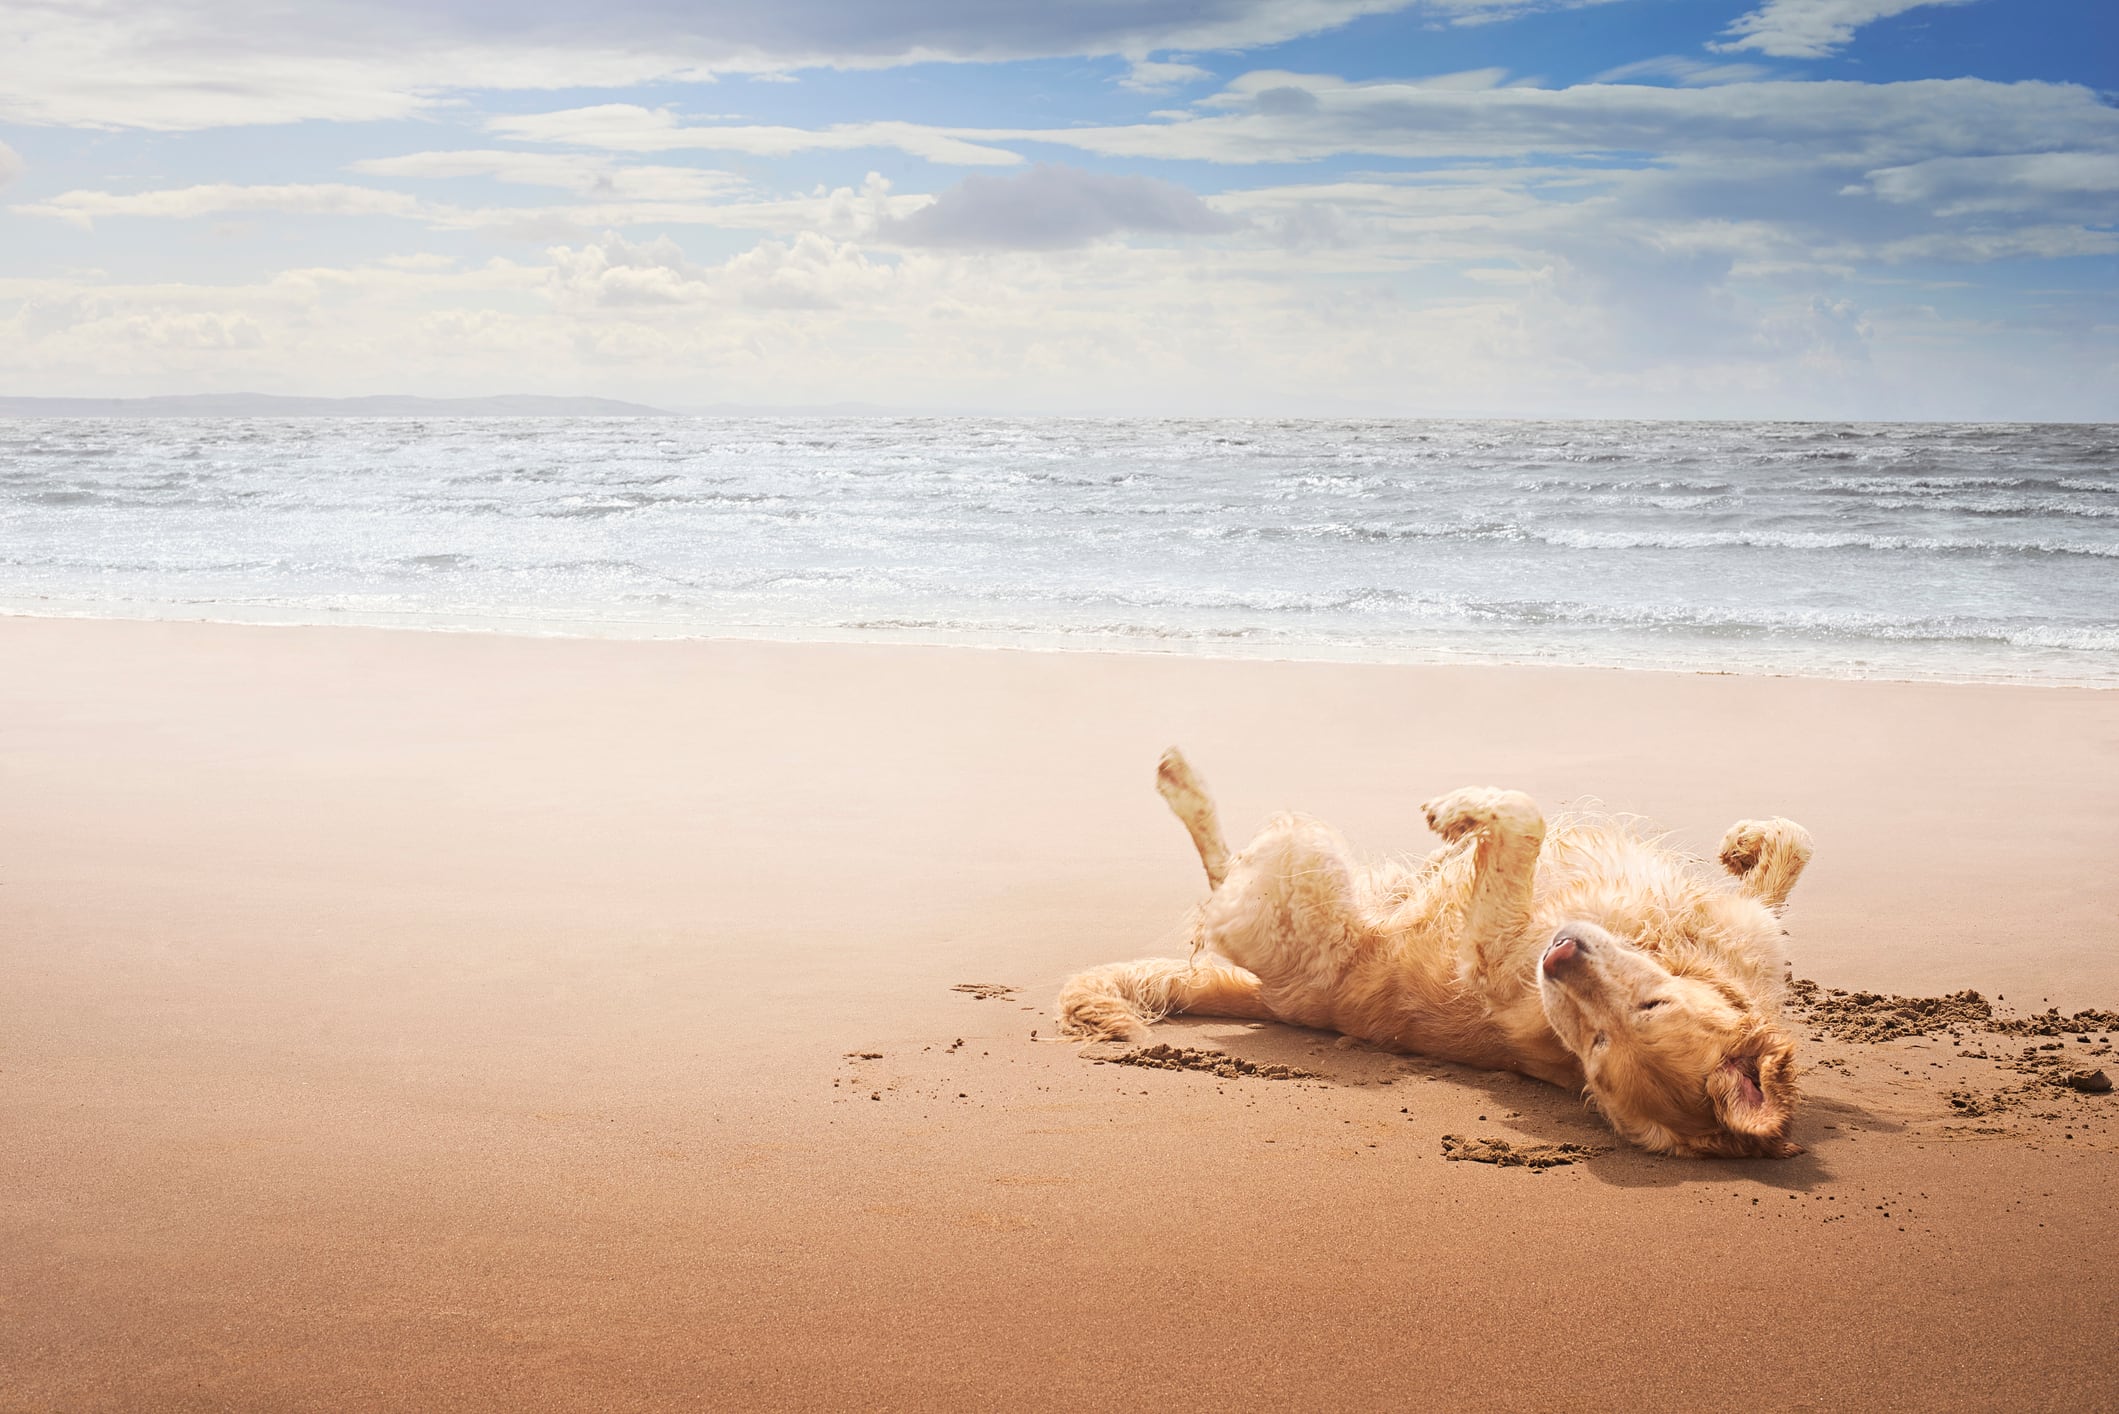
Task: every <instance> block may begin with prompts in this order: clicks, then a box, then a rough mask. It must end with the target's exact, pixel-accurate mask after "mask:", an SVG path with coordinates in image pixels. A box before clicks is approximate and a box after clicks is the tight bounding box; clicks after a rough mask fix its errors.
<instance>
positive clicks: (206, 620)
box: [0, 605, 2119, 692]
mask: <svg viewBox="0 0 2119 1414" xmlns="http://www.w3.org/2000/svg"><path fill="white" fill-rule="evenodd" d="M403 617H404V618H406V619H410V618H411V617H413V616H412V615H411V614H409V613H408V614H406V615H404V616H403ZM491 617H493V618H495V619H497V620H498V621H496V622H449V623H440V622H388V621H382V620H381V616H376V617H375V618H367V619H352V618H348V619H344V620H336V621H334V620H320V619H300V618H285V619H283V618H217V617H206V616H172V615H169V614H163V613H154V614H144V613H143V614H128V613H115V612H98V611H96V610H92V609H64V610H60V609H55V610H49V611H40V610H35V609H28V608H23V607H21V606H20V605H0V619H41V620H58V621H64V622H82V623H143V624H144V623H166V624H193V625H198V626H201V627H217V628H261V629H323V630H335V629H355V630H365V631H370V632H377V633H427V634H442V635H450V634H460V635H467V636H477V637H494V638H514V639H523V640H527V641H567V642H591V643H706V644H713V643H777V644H784V645H787V646H789V647H801V646H811V647H863V646H870V647H884V648H892V647H895V648H930V649H940V650H958V649H962V650H967V651H976V652H995V653H1032V654H1059V655H1086V656H1091V657H1094V656H1111V657H1121V658H1126V657H1140V658H1151V659H1165V660H1176V661H1185V662H1195V661H1196V662H1231V663H1285V664H1289V665H1304V664H1318V665H1324V664H1329V665H1336V666H1344V667H1377V668H1527V669H1541V670H1542V669H1552V670H1558V671H1583V672H1614V673H1643V674H1668V675H1671V676H1675V677H1734V678H1745V679H1762V680H1773V681H1794V682H1839V683H1876V684H1885V685H1897V686H1907V687H1915V686H1928V687H2028V688H2048V689H2061V690H2067V691H2079V692H2112V691H2119V676H2115V677H2114V678H2113V679H2112V680H2110V681H2102V682H2099V681H2089V680H2079V679H2057V678H2055V679H2041V678H2021V677H1998V676H1997V677H1944V676H1928V677H1894V676H1889V675H1885V674H1868V675H1863V674H1855V673H1851V672H1843V673H1832V672H1826V671H1821V670H1820V671H1796V670H1793V669H1787V670H1782V669H1769V668H1708V667H1688V666H1684V665H1682V664H1674V663H1655V662H1647V663H1613V662H1575V661H1569V660H1564V659H1550V658H1547V659H1539V658H1518V657H1506V656H1498V655H1497V656H1492V657H1487V656H1482V655H1477V654H1474V653H1471V652H1465V653H1461V654H1458V655H1456V656H1448V655H1445V654H1441V653H1438V654H1437V655H1436V656H1433V657H1424V658H1423V657H1392V656H1375V655H1372V654H1368V653H1364V652H1362V651H1361V650H1360V649H1359V648H1356V647H1353V646H1351V645H1349V646H1344V648H1343V651H1338V652H1334V651H1330V650H1331V647H1332V646H1331V645H1327V644H1311V645H1285V644H1276V645H1272V646H1271V651H1260V652H1256V653H1246V652H1242V651H1238V650H1237V649H1236V648H1235V647H1234V643H1233V640H1229V639H1222V640H1217V639H1214V638H1211V637H1209V638H1185V637H1178V636H1175V635H1172V636H1169V637H1167V638H1163V637H1152V638H1151V637H1150V636H1148V635H1140V636H1138V637H1132V636H1127V635H1118V634H1114V635H1110V636H1108V637H1104V638H1098V639H1097V640H1096V641H1093V642H1083V643H1066V642H1020V641H1018V642H1001V641H985V640H984V639H981V638H979V637H976V636H975V635H974V634H973V633H970V632H967V633H965V634H963V635H960V636H956V637H948V636H944V637H937V638H922V637H897V636H894V635H893V634H892V633H891V632H889V631H888V630H882V629H870V628H866V627H863V626H860V625H853V626H828V627H822V628H817V629H815V630H813V631H810V632H806V633H805V632H800V631H797V630H793V629H788V628H784V627H766V628H759V629H757V630H756V631H755V632H743V631H740V630H737V629H730V628H727V627H721V628H716V629H714V630H711V631H706V630H691V629H686V628H683V627H678V626H667V627H663V626H657V625H651V624H644V623H632V624H628V623H625V622H622V621H616V620H608V619H600V620H592V621H583V622H584V623H593V624H594V625H595V626H596V629H597V631H590V630H589V629H587V628H579V629H577V628H573V627H569V626H568V625H567V624H566V622H565V621H555V620H533V619H529V618H520V619H516V618H499V616H491ZM532 624H535V625H541V627H528V626H527V625H532ZM629 630H630V631H629ZM913 632H917V630H914V631H913ZM1050 636H1051V637H1055V638H1061V637H1064V636H1065V631H1064V630H1053V631H1051V634H1050ZM998 637H999V635H996V638H998ZM1085 637H1086V635H1085ZM1155 643H1164V644H1167V645H1168V646H1166V647H1156V646H1153V644H1155ZM1299 648H1308V649H1312V650H1314V651H1311V652H1301V651H1291V650H1296V649H1299ZM1379 651H1387V650H1379Z"/></svg>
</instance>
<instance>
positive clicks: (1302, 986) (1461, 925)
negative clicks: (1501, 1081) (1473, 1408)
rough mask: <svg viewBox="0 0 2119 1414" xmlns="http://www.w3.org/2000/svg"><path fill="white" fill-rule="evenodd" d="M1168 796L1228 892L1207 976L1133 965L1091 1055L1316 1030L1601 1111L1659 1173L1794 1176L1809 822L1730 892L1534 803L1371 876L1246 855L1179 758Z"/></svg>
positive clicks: (1468, 797) (1322, 850)
mask: <svg viewBox="0 0 2119 1414" xmlns="http://www.w3.org/2000/svg"><path fill="white" fill-rule="evenodd" d="M1156 784H1157V789H1158V790H1160V791H1161V793H1162V796H1163V798H1164V799H1165V800H1166V801H1168V802H1169V805H1170V808H1171V809H1172V810H1174V811H1175V812H1176V813H1177V817H1178V819H1180V820H1182V821H1183V822H1184V824H1185V827H1186V828H1187V829H1188V830H1190V831H1191V833H1192V842H1193V843H1194V844H1195V845H1197V846H1198V847H1199V856H1200V860H1201V862H1202V863H1204V864H1205V865H1206V869H1207V883H1208V885H1209V886H1210V888H1211V889H1212V893H1211V894H1210V895H1209V897H1208V898H1207V901H1206V902H1205V904H1203V905H1202V906H1201V907H1200V908H1199V909H1198V911H1197V912H1196V914H1195V915H1194V920H1193V931H1192V951H1193V956H1192V958H1191V959H1190V960H1181V959H1177V958H1150V959H1147V960H1146V961H1142V962H1121V963H1113V964H1110V965H1108V966H1105V967H1098V968H1094V969H1092V970H1090V971H1088V972H1083V973H1080V974H1078V975H1076V976H1075V977H1073V978H1071V979H1069V980H1068V982H1067V984H1066V985H1065V987H1064V988H1062V989H1061V992H1060V999H1059V1002H1060V1019H1061V1023H1062V1025H1063V1026H1064V1028H1065V1029H1066V1030H1068V1031H1070V1032H1072V1033H1074V1034H1076V1035H1081V1036H1087V1037H1091V1038H1094V1039H1100V1040H1117V1039H1128V1038H1132V1037H1135V1036H1137V1035H1138V1034H1139V1033H1140V1031H1141V1029H1142V1028H1143V1027H1144V1026H1145V1025H1146V1024H1148V1023H1149V1022H1151V1021H1153V1020H1156V1019H1159V1018H1160V1017H1162V1016H1165V1015H1168V1014H1169V1013H1171V1012H1178V1011H1182V1012H1194V1013H1200V1014H1204V1015H1208V1016H1233V1017H1246V1018H1252V1019H1256V1020H1266V1021H1285V1022H1290V1023H1293V1024H1294V1025H1297V1026H1314V1027H1319V1028H1321V1029H1324V1030H1329V1031H1338V1032H1341V1033H1342V1034H1345V1035H1348V1036H1354V1037H1358V1038H1360V1039H1361V1040H1364V1041H1368V1042H1371V1043H1373V1044H1375V1045H1378V1046H1382V1047H1385V1048H1388V1049H1390V1050H1395V1051H1406V1052H1412V1053H1415V1054H1418V1055H1426V1056H1436V1057H1439V1058H1441V1059H1444V1060H1452V1061H1458V1062H1461V1063H1463V1064H1465V1065H1475V1066H1481V1067H1484V1068H1486V1069H1490V1070H1513V1071H1517V1072H1520V1073H1521V1074H1524V1075H1530V1076H1535V1077H1536V1078H1538V1079H1540V1080H1545V1081H1549V1082H1551V1083H1552V1084H1555V1085H1560V1086H1564V1087H1567V1088H1569V1089H1583V1088H1585V1087H1586V1089H1587V1091H1588V1093H1589V1095H1590V1096H1591V1097H1592V1098H1593V1099H1594V1100H1595V1102H1596V1106H1597V1108H1598V1109H1599V1110H1600V1111H1601V1112H1602V1113H1603V1115H1604V1116H1605V1118H1606V1119H1607V1120H1609V1121H1610V1123H1611V1126H1612V1128H1614V1129H1616V1130H1617V1131H1618V1132H1619V1133H1620V1134H1622V1135H1624V1136H1625V1137H1626V1138H1627V1139H1629V1140H1631V1141H1632V1142H1634V1143H1635V1144H1638V1145H1640V1146H1641V1147H1643V1148H1645V1149H1650V1150H1653V1151H1655V1152H1656V1153H1662V1154H1684V1155H1693V1156H1706V1157H1717V1158H1788V1157H1791V1156H1792V1155H1795V1154H1799V1153H1801V1152H1802V1149H1801V1146H1799V1145H1797V1144H1795V1143H1793V1142H1792V1141H1790V1140H1789V1138H1788V1126H1789V1123H1790V1121H1791V1120H1792V1119H1793V1117H1794V1107H1795V1098H1796V1095H1795V1046H1794V1043H1793V1042H1792V1041H1791V1040H1790V1039H1789V1037H1788V1036H1787V1034H1786V1033H1785V1032H1783V1031H1782V1030H1781V1028H1780V1025H1779V1015H1780V1007H1781V999H1782V993H1783V990H1784V983H1785V965H1786V942H1785V938H1786V935H1785V934H1784V933H1783V932H1782V930H1781V926H1780V921H1779V914H1780V911H1781V909H1782V907H1783V906H1784V905H1785V904H1786V903H1787V900H1788V892H1789V890H1790V889H1792V888H1793V887H1794V886H1795V881H1796V879H1797V877H1798V876H1799V875H1801V873H1802V871H1803V866H1804V865H1806V864H1808V863H1809V861H1810V853H1811V849H1810V837H1809V834H1808V833H1807V832H1806V831H1805V830H1804V829H1803V828H1802V827H1801V826H1800V825H1797V824H1795V823H1793V822H1792V821H1788V820H1778V819H1776V820H1743V821H1739V822H1738V823H1737V824H1735V825H1733V826H1731V827H1730V829H1729V832H1728V834H1727V835H1726V836H1725V837H1724V838H1723V841H1722V848H1721V862H1722V864H1723V865H1724V866H1725V867H1726V868H1727V869H1728V871H1729V873H1730V875H1732V876H1733V878H1732V879H1720V878H1715V877H1712V876H1710V875H1708V874H1706V872H1705V871H1704V870H1702V869H1701V868H1700V867H1699V866H1698V865H1697V864H1696V863H1695V862H1694V861H1693V860H1691V859H1690V858H1688V857H1687V856H1684V855H1680V854H1677V853H1675V852H1673V851H1671V850H1668V849H1665V848H1662V847H1661V846H1660V845H1659V844H1658V843H1656V842H1655V841H1653V840H1649V839H1644V838H1642V837H1641V836H1640V835H1638V834H1636V833H1635V832H1633V831H1631V830H1629V829H1627V828H1625V827H1623V826H1621V825H1619V824H1617V823H1614V822H1609V821H1601V820H1580V821H1571V822H1570V821H1563V822H1561V823H1560V824H1558V825H1557V826H1556V827H1555V828H1554V829H1553V830H1552V831H1551V832H1550V833H1549V834H1548V832H1547V829H1546V823H1545V819H1544V817H1543V816H1542V815H1541V814H1540V813H1539V811H1538V807H1537V805H1536V804H1535V803H1533V802H1532V800H1531V799H1530V797H1529V796H1527V795H1524V794H1523V793H1522V792H1520V791H1508V790H1493V789H1488V788H1482V787H1471V788H1468V789H1465V790H1458V791H1452V792H1450V793H1449V794H1448V795H1444V796H1440V797H1438V798H1436V799H1434V800H1431V801H1429V802H1427V804H1426V805H1425V806H1424V807H1423V808H1424V810H1425V811H1426V814H1427V820H1428V824H1429V825H1430V826H1431V827H1432V828H1433V829H1434V831H1435V833H1436V834H1438V835H1440V836H1442V838H1443V839H1444V840H1445V841H1447V843H1446V844H1445V845H1444V846H1443V847H1442V848H1441V849H1438V850H1436V851H1435V852H1434V853H1433V854H1431V855H1429V856H1428V857H1427V858H1426V859H1425V860H1422V861H1420V862H1418V863H1394V864H1387V865H1381V866H1375V867H1364V866H1361V865H1359V864H1357V863H1355V862H1354V860H1353V858H1352V856H1351V855H1350V853H1349V852H1348V849H1347V846H1346V844H1345V842H1344V841H1342V840H1341V839H1340V838H1339V836H1338V835H1337V834H1336V833H1334V832H1333V831H1332V830H1330V829H1329V828H1327V827H1326V826H1324V825H1322V824H1320V823H1319V822H1317V821H1315V820H1312V819H1309V818H1307V817H1305V816H1301V815H1280V816H1276V817H1275V818H1274V819H1273V820H1271V821H1270V822H1269V823H1268V824H1267V825H1266V827H1265V829H1264V830H1263V831H1261V832H1260V833H1259V835H1258V837H1257V838H1256V839H1254V840H1252V841H1251V843H1250V844H1249V845H1248V846H1247V847H1246V848H1245V849H1244V851H1243V852H1242V853H1241V854H1238V855H1235V856H1233V857H1232V856H1231V855H1230V854H1229V850H1228V846H1227V845H1226V844H1225V843H1224V841H1223V839H1222V834H1221V826H1220V824H1219V823H1218V821H1217V820H1216V818H1215V814H1214V805H1213V802H1212V801H1211V800H1209V799H1208V797H1207V793H1206V789H1205V787H1204V786H1203V785H1202V784H1201V783H1200V781H1199V778H1198V777H1197V776H1195V775H1194V774H1193V772H1192V768H1191V767H1190V766H1189V765H1188V764H1187V763H1186V761H1185V759H1184V758H1183V757H1182V756H1180V755H1179V754H1178V753H1177V752H1176V751H1174V750H1173V751H1170V752H1167V753H1165V754H1164V756H1163V759H1162V764H1161V768H1160V769H1159V771H1158V772H1157V782H1156Z"/></svg>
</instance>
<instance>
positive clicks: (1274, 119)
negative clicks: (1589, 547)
mask: <svg viewBox="0 0 2119 1414" xmlns="http://www.w3.org/2000/svg"><path fill="white" fill-rule="evenodd" d="M1195 111H1197V112H1198V114H1199V116H1196V117H1190V118H1183V119H1178V120H1174V121H1166V122H1160V123H1135V124H1126V125H1121V126H1114V127H1082V128H1053V129H1042V130H1034V131H1026V130H997V129H981V130H971V129H952V130H949V131H951V132H952V133H954V134H956V135H959V136H963V137H966V138H969V139H973V140H981V141H995V142H1003V141H1005V142H1014V143H1018V144H1021V143H1026V142H1043V143H1051V144H1059V145H1064V146H1069V147H1074V148H1078V149H1081V150H1083V151H1088V152H1094V153H1097V154H1099V155H1102V156H1109V157H1143V158H1146V157H1152V158H1163V159H1190V160H1197V161H1207V162H1222V163H1255V162H1305V161H1314V160H1317V159H1320V158H1325V157H1331V156H1337V155H1341V154H1345V153H1368V154H1374V155H1378V156H1388V157H1400V158H1421V159H1426V158H1451V157H1503V156H1509V157H1516V156H1531V155H1536V154H1555V155H1560V154H1599V153H1610V154H1622V155H1623V154H1648V155H1649V156H1650V157H1651V158H1652V159H1655V160H1662V161H1716V162H1721V161H1727V160H1729V159H1732V158H1744V159H1748V160H1754V161H1757V160H1802V161H1812V162H1837V163H1845V164H1849V165H1854V164H1866V165H1869V166H1881V165H1889V164H1892V163H1896V162H1904V161H1915V160H1921V159H1924V158H1928V157H1933V156H1942V155H1954V154H1959V153H1962V154H1968V155H1969V154H1975V153H1988V152H1994V151H2035V150H2050V149H2054V148H2065V147H2098V148H2107V149H2109V148H2114V147H2119V110H2115V109H2113V108H2112V107H2110V106H2109V105H2107V104H2104V103H2102V102H2100V101H2099V100H2098V98H2097V96H2096V95H2095V94H2093V93H2092V92H2090V91H2089V90H2088V89H2086V88H2083V87H2081V86H2079V85H2074V84H2052V83H2035V82H2025V83H1992V82H1988V81H1986V80H1982V79H1923V80H1915V81H1910V82H1904V83H1888V84H1864V83H1853V82H1843V81H1835V82H1821V83H1796V82H1779V83H1735V84H1723V85H1717V86H1713V87H1707V88H1664V87H1652V86H1646V85H1619V84H1584V85H1578V86H1576V87H1572V88H1563V89H1546V88H1531V87H1519V86H1513V85H1506V86H1503V85H1500V84H1499V82H1498V79H1497V77H1496V75H1495V73H1494V72H1493V71H1478V72H1476V73H1473V74H1469V75H1461V76H1453V77H1452V79H1450V80H1431V81H1424V82H1418V83H1408V82H1377V83H1348V82H1346V81H1345V80H1342V79H1336V78H1330V77H1325V76H1319V75H1310V74H1291V73H1281V72H1260V73H1252V74H1246V75H1244V76H1243V77H1241V78H1239V79H1237V80H1236V81H1234V82H1233V83H1231V84H1230V85H1229V86H1228V87H1227V88H1226V89H1224V90H1223V91H1222V92H1221V93H1219V94H1216V95H1214V96H1213V97H1212V98H1210V99H1206V100H1203V101H1202V102H1201V103H1200V104H1198V105H1196V110H1195Z"/></svg>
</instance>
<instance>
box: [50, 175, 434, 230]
mask: <svg viewBox="0 0 2119 1414" xmlns="http://www.w3.org/2000/svg"><path fill="white" fill-rule="evenodd" d="M12 209H13V210H16V211H20V212H23V213H25V214H27V215H31V216H52V217H56V218H58V219H59V220H62V221H67V222H71V223H72V224H74V225H76V226H81V227H84V228H85V227H88V226H90V225H92V224H93V223H94V221H95V218H97V217H98V216H161V217H175V218H188V217H195V216H215V215H220V214H223V213H225V212H230V211H277V212H283V213H288V214H293V215H303V216H412V215H416V214H418V212H419V210H420V204H419V202H418V201H417V200H416V199H415V198H413V197H409V196H405V195H403V194H402V193H399V192H389V191H378V190H376V189H375V188H373V187H356V186H348V185H345V184H344V183H338V182H319V183H302V184H296V185H288V186H242V185H238V184H235V183H229V182H214V183H208V184H205V185H201V186H192V187H173V188H168V189H165V190H161V191H145V192H133V193H121V192H107V191H70V192H63V193H61V194H60V195H58V196H55V197H51V198H49V199H47V200H45V201H38V202H30V203H27V204H24V205H21V206H16V207H14V208H12Z"/></svg>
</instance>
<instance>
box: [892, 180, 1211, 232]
mask: <svg viewBox="0 0 2119 1414" xmlns="http://www.w3.org/2000/svg"><path fill="white" fill-rule="evenodd" d="M1237 224H1238V223H1237V222H1236V221H1235V220H1234V219H1233V218H1231V217H1229V216H1226V215H1224V214H1222V213H1221V212H1218V211H1215V210H1213V209H1212V208H1210V207H1208V206H1207V204H1206V203H1205V202H1203V201H1201V200H1200V199H1199V197H1198V196H1197V195H1195V194H1194V193H1192V192H1191V191H1189V190H1187V189H1186V188H1184V187H1181V186H1178V185H1177V184H1176V183H1174V182H1165V181H1158V180H1157V179H1155V178H1153V177H1135V176H1118V175H1113V174H1110V173H1104V172H1089V171H1084V170H1083V169H1081V168H1079V167H1067V166H1060V165H1057V164H1049V163H1040V164H1039V165H1038V166H1035V167H1032V168H1031V169H1030V170H1029V171H1027V172H1024V173H1022V174H1021V175H1019V176H1014V177H989V176H983V175H981V176H971V177H966V178H965V179H964V180H963V181H962V182H961V183H959V184H958V185H956V186H954V187H952V188H950V189H949V190H948V191H945V192H943V193H942V194H941V195H940V196H938V197H937V198H935V200H934V202H933V204H932V205H929V206H923V207H921V208H920V209H919V210H917V211H915V212H913V213H912V214H911V215H909V216H906V217H902V218H893V219H891V220H889V221H887V222H885V223H884V224H883V226H882V228H881V234H882V236H883V237H884V238H885V239H887V240H890V241H892V242H894V243H896V244H899V245H908V246H926V247H934V248H945V249H960V250H962V249H971V250H1065V249H1068V248H1071V247H1075V246H1084V245H1088V244H1090V243H1091V242H1093V241H1099V240H1103V239H1105V238H1106V237H1109V236H1115V235H1119V234H1121V233H1126V234H1137V235H1163V236H1180V235H1214V234H1219V233H1222V232H1227V231H1232V230H1235V229H1236V227H1237Z"/></svg>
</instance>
